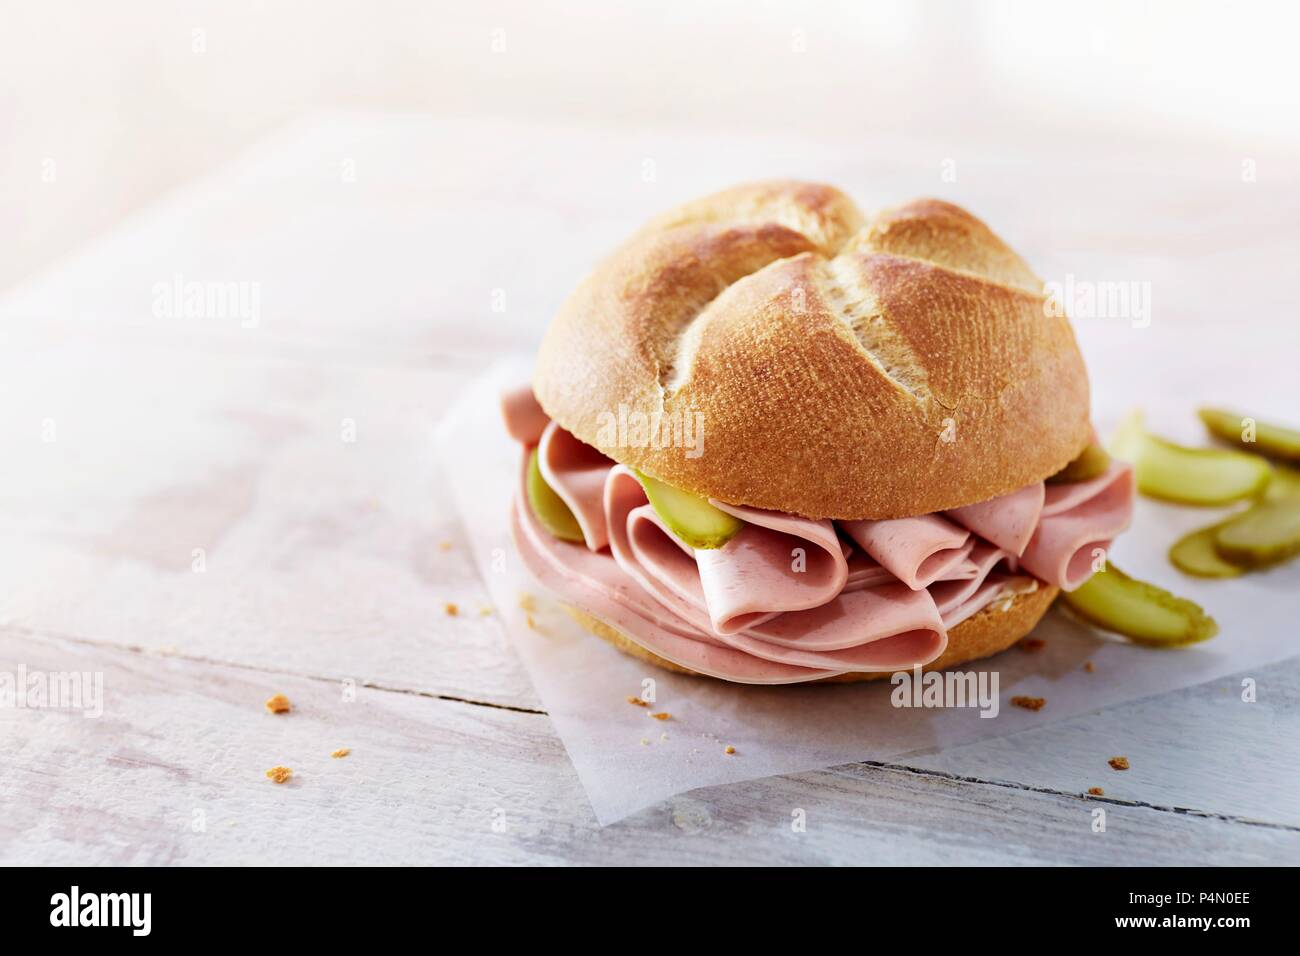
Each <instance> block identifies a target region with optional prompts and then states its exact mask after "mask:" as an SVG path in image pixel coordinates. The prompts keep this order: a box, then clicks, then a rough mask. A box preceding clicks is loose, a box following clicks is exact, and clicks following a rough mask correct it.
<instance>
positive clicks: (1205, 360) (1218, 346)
mask: <svg viewBox="0 0 1300 956" xmlns="http://www.w3.org/2000/svg"><path fill="white" fill-rule="evenodd" d="M1076 328H1077V330H1078V331H1079V334H1080V340H1081V344H1082V345H1083V347H1084V351H1085V354H1086V357H1087V359H1088V361H1089V366H1090V370H1091V371H1092V382H1093V394H1094V419H1095V421H1096V422H1097V424H1098V427H1099V428H1100V429H1101V431H1102V433H1103V434H1106V433H1107V432H1108V430H1109V429H1110V428H1111V427H1112V426H1113V425H1114V424H1115V423H1116V421H1118V419H1119V417H1120V415H1121V414H1122V413H1123V412H1124V411H1125V410H1127V408H1128V407H1130V406H1133V405H1143V406H1144V407H1145V408H1146V410H1147V413H1148V419H1149V423H1150V425H1151V427H1152V428H1153V430H1159V431H1161V432H1162V433H1163V434H1166V435H1168V436H1169V437H1172V438H1175V439H1182V440H1186V441H1188V442H1189V443H1193V442H1194V443H1202V442H1203V441H1204V439H1203V437H1202V432H1201V429H1200V427H1199V425H1198V424H1197V422H1196V419H1195V405H1196V403H1197V402H1198V401H1204V402H1212V401H1216V400H1217V401H1220V402H1223V403H1227V404H1229V405H1232V406H1234V407H1237V406H1240V407H1247V408H1249V409H1250V410H1251V411H1252V412H1253V413H1254V414H1257V415H1258V416H1260V417H1264V416H1265V415H1266V414H1270V413H1271V414H1273V415H1275V416H1279V417H1281V418H1282V419H1283V420H1287V419H1289V418H1294V417H1295V413H1296V410H1297V403H1296V401H1295V397H1296V391H1297V390H1296V386H1295V385H1294V379H1293V377H1292V372H1291V369H1290V368H1288V366H1289V365H1291V364H1293V360H1294V356H1295V355H1297V354H1300V353H1298V352H1297V351H1296V345H1297V343H1296V342H1295V341H1294V337H1293V336H1292V335H1291V334H1290V333H1289V332H1285V331H1282V330H1281V329H1280V328H1279V327H1277V326H1272V327H1268V328H1260V329H1255V328H1251V327H1248V326H1246V325H1243V324H1241V323H1233V324H1227V325H1226V326H1206V325H1183V326H1170V325H1166V326H1163V327H1159V326H1157V327H1149V328H1134V327H1133V326H1132V324H1130V323H1128V322H1117V321H1114V320H1109V321H1106V322H1100V321H1099V322H1094V323H1091V324H1089V323H1082V324H1081V323H1077V322H1076ZM529 367H530V362H529V360H528V359H527V358H524V357H520V358H517V359H511V360H507V361H504V362H502V363H501V364H499V365H497V366H496V367H494V368H493V369H492V371H491V372H490V373H488V374H487V375H485V376H484V377H483V378H481V379H479V380H478V381H477V382H476V383H475V384H474V386H473V387H472V388H470V389H469V390H468V391H467V392H466V393H465V394H464V395H463V396H462V397H461V399H460V400H459V401H458V402H457V404H456V405H455V406H454V407H453V408H452V410H451V411H450V412H449V413H448V415H447V416H446V418H445V420H444V421H443V422H442V423H441V424H440V425H439V427H438V429H437V431H436V439H435V440H436V442H437V446H438V449H439V453H440V456H441V458H442V461H443V465H444V467H445V470H446V474H447V476H448V479H449V483H450V486H451V488H452V491H453V494H454V495H455V499H456V504H457V506H458V508H459V510H460V513H461V515H462V517H463V519H464V522H465V526H466V530H467V533H468V538H469V540H470V541H471V542H472V549H473V552H474V559H475V561H476V563H477V565H478V568H479V571H480V573H481V574H482V575H483V578H484V580H485V582H486V584H487V586H488V588H489V590H490V592H491V594H492V598H493V600H494V601H495V603H496V605H497V607H498V609H499V610H500V613H501V617H502V619H503V620H504V621H505V625H506V627H507V628H508V629H509V631H510V634H511V638H512V641H513V644H514V646H515V648H516V649H517V650H518V652H519V655H520V657H521V658H522V659H523V661H524V664H525V666H526V667H527V669H528V672H529V674H530V675H531V677H532V680H533V682H534V684H535V685H536V688H537V691H538V694H539V696H540V697H541V699H542V701H543V703H544V704H545V707H546V710H547V711H548V713H549V714H550V716H551V719H552V720H553V721H554V723H555V727H556V730H557V732H558V733H559V735H560V737H561V739H562V740H563V741H564V745H565V747H566V748H567V750H568V752H569V755H570V757H571V758H572V760H573V763H574V766H575V767H576V768H577V772H578V775H579V777H580V778H581V780H582V783H583V786H584V787H585V788H586V791H587V795H588V797H589V798H590V800H591V804H592V807H593V808H594V810H595V813H596V816H597V818H598V820H599V821H600V822H601V823H602V824H608V823H611V822H613V821H616V820H618V819H620V818H622V817H624V816H626V815H627V814H630V813H633V812H635V811H636V810H638V809H641V808H643V807H646V806H649V805H652V804H654V803H657V802H659V801H661V800H663V799H665V798H667V797H670V796H672V795H674V794H678V793H682V792H684V791H687V790H692V789H694V788H697V787H704V786H710V785H716V784H722V783H727V782H732V781H739V780H746V779H752V778H755V777H761V776H767V775H771V774H783V773H792V772H797V771H802V770H810V769H814V768H821V767H827V766H833V765H837V764H844V763H851V762H855V761H861V760H882V759H888V758H892V757H897V756H900V755H902V754H906V753H909V752H913V751H918V750H926V751H934V750H936V749H941V748H945V747H951V746H955V745H958V744H962V743H966V742H970V741H974V740H977V739H981V738H985V737H990V736H994V735H1001V734H1008V733H1012V732H1015V731H1019V730H1023V729H1026V728H1029V727H1033V726H1037V725H1040V724H1042V723H1045V722H1047V721H1052V720H1058V719H1061V718H1064V717H1069V716H1073V715H1075V714H1079V713H1082V712H1085V711H1092V710H1096V709H1098V708H1100V707H1104V706H1107V705H1111V704H1115V703H1119V702H1123V701H1128V700H1133V699H1136V698H1139V697H1146V696H1151V695H1154V694H1158V693H1162V692H1165V691H1170V690H1174V689H1177V688H1181V687H1186V686H1189V685H1192V684H1197V683H1202V682H1204V681H1208V680H1212V679H1215V678H1218V677H1222V676H1224V675H1227V674H1232V673H1235V672H1239V671H1241V670H1243V669H1245V668H1249V667H1253V666H1258V665H1263V664H1266V663H1270V662H1273V661H1277V660H1280V659H1283V658H1286V657H1289V656H1292V655H1294V654H1296V653H1297V652H1300V637H1298V636H1297V624H1296V618H1297V611H1298V610H1300V599H1298V598H1297V594H1298V593H1300V563H1298V564H1293V565H1290V566H1284V567H1282V568H1278V569H1275V570H1273V571H1270V572H1267V573H1263V574H1252V575H1246V576H1244V577H1242V578H1239V579H1236V580H1232V581H1199V580H1196V579H1192V578H1188V577H1185V576H1183V575H1182V574H1180V573H1179V572H1177V571H1176V570H1175V569H1174V568H1172V567H1171V566H1170V565H1169V563H1168V561H1167V560H1166V557H1165V552H1166V550H1167V549H1168V547H1169V545H1170V544H1171V543H1172V542H1173V541H1174V540H1175V539H1176V538H1177V537H1178V536H1179V535H1181V534H1182V533H1184V532H1185V531H1188V530H1191V529H1193V528H1196V527H1201V526H1203V525H1206V524H1209V523H1211V522H1212V521H1214V520H1216V519H1217V517H1218V516H1219V515H1220V514H1222V513H1223V511H1222V510H1221V509H1208V510H1207V509H1196V508H1182V507H1174V506H1168V505H1162V504H1158V503H1155V502H1151V501H1147V500H1144V499H1140V500H1139V503H1138V506H1137V512H1136V515H1135V518H1134V526H1133V528H1132V530H1130V531H1129V532H1128V533H1127V534H1125V535H1124V536H1123V537H1121V539H1120V540H1119V541H1118V542H1117V543H1116V545H1115V547H1114V549H1113V551H1112V559H1113V561H1114V562H1115V564H1116V565H1118V566H1120V567H1122V568H1123V569H1124V570H1126V571H1127V572H1129V573H1130V574H1133V575H1135V576H1137V577H1141V578H1144V579H1147V580H1151V581H1154V582H1156V583H1158V584H1161V585H1162V586H1165V587H1168V588H1170V589H1171V590H1174V591H1176V592H1177V593H1180V594H1183V595H1186V596H1188V597H1192V598H1193V599H1195V600H1197V601H1199V602H1200V603H1201V604H1203V605H1204V606H1205V607H1206V608H1207V610H1209V611H1210V612H1211V613H1212V614H1213V615H1214V616H1215V617H1216V618H1217V620H1218V621H1219V623H1220V626H1221V629H1222V632H1221V634H1220V636H1219V637H1217V638H1215V639H1214V640H1212V641H1210V642H1208V643H1205V644H1201V645H1197V646H1195V647H1192V648H1187V649H1183V650H1176V651H1170V650H1165V651H1161V650H1153V649H1147V648H1142V647H1137V646H1134V645H1131V644H1128V643H1125V642H1123V641H1122V640H1120V639H1116V638H1112V637H1109V636H1107V635H1104V634H1102V633H1101V632H1098V631H1095V630H1093V629H1091V628H1089V627H1087V626H1086V625H1083V624H1080V623H1079V622H1077V621H1076V620H1074V619H1073V618H1072V617H1070V616H1069V615H1068V614H1067V613H1066V612H1064V611H1062V610H1061V609H1060V607H1059V606H1058V607H1055V608H1053V610H1052V611H1050V612H1049V613H1048V616H1047V617H1046V618H1045V619H1044V621H1043V622H1042V623H1041V624H1040V625H1039V627H1038V628H1037V630H1036V632H1035V635H1036V636H1038V637H1041V638H1044V639H1045V640H1046V641H1047V646H1046V648H1045V649H1043V650H1042V651H1039V652H1036V653H1026V652H1024V651H1021V650H1017V649H1015V648H1012V649H1011V650H1010V651H1008V652H1004V653H1003V654H1000V655H997V656H995V657H993V658H991V659H989V660H986V661H982V662H977V663H973V664H969V665H966V666H965V667H963V668H962V669H963V670H976V671H978V670H989V671H996V672H997V673H998V676H999V685H1000V687H999V690H1000V699H1001V705H1000V709H999V712H998V715H997V716H996V717H993V718H982V717H980V715H979V710H978V709H974V708H971V709H956V708H948V709H915V708H909V709H902V708H895V707H893V706H892V705H891V703H890V697H891V692H892V691H893V688H892V687H891V686H890V685H889V684H888V682H885V681H880V682H875V683H874V684H871V685H848V686H836V685H820V686H807V685H805V686H782V687H752V686H739V685H730V684H725V683H722V682H720V681H714V680H709V679H704V678H695V677H686V676H681V675H676V674H672V673H669V672H667V671H663V670H659V669H657V668H654V667H652V666H650V665H648V664H645V663H643V662H641V661H639V660H636V659H633V658H631V657H628V656H626V655H624V654H621V653H620V652H618V651H616V650H615V649H614V648H612V647H610V646H609V645H607V644H605V643H604V642H603V641H600V640H598V639H596V638H595V637H594V636H592V635H590V634H588V633H587V632H586V631H584V630H583V629H582V628H580V627H579V626H578V625H577V624H576V623H574V622H573V621H572V619H570V618H569V616H568V615H567V614H566V613H564V612H563V610H561V609H560V608H558V607H557V606H556V604H555V602H554V601H553V600H552V599H551V598H550V596H549V595H547V594H546V592H544V591H543V590H542V589H541V588H540V587H539V586H538V585H537V584H536V583H535V582H534V581H532V579H531V578H530V577H529V576H528V574H527V571H526V570H525V569H524V568H523V566H522V562H521V561H520V560H519V558H518V556H517V555H516V554H515V551H514V548H513V546H512V544H511V541H510V536H509V532H508V527H507V514H508V506H509V502H510V497H511V494H512V493H513V491H514V489H515V483H516V475H517V469H518V467H519V455H520V449H519V447H518V446H517V445H515V444H514V443H513V442H512V441H511V440H510V439H509V438H508V437H507V436H506V434H505V432H504V430H503V428H502V425H501V421H500V417H499V414H500V413H499V407H498V401H497V396H498V394H499V392H500V390H501V388H502V387H503V386H505V385H506V384H508V383H514V382H522V381H526V380H527V379H528V372H529ZM521 604H527V605H528V606H529V610H528V611H527V612H525V610H524V608H523V606H521ZM530 616H531V618H532V620H533V626H532V627H530V626H529V625H528V623H527V618H528V617H530ZM1085 661H1092V662H1093V667H1094V669H1093V671H1091V672H1089V671H1086V670H1085V669H1084V667H1083V664H1084V662H1085ZM646 680H652V681H653V682H654V691H655V705H654V706H653V707H652V708H642V707H636V706H632V705H629V704H628V702H627V700H626V698H627V697H628V696H637V695H640V694H641V692H642V689H643V681H646ZM1014 695H1028V696H1037V697H1044V698H1046V699H1047V705H1046V706H1045V707H1043V709H1042V710H1040V711H1037V712H1032V711H1028V710H1025V709H1023V708H1019V707H1015V706H1011V705H1010V704H1009V700H1010V698H1011V697H1012V696H1014ZM651 711H657V712H667V713H668V714H670V715H671V716H670V718H669V719H668V720H665V721H660V720H656V719H653V718H652V717H650V712H651ZM728 746H730V747H734V748H735V753H734V754H731V755H728V754H726V753H725V752H724V750H725V748H726V747H728Z"/></svg>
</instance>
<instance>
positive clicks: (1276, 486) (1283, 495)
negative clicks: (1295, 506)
mask: <svg viewBox="0 0 1300 956" xmlns="http://www.w3.org/2000/svg"><path fill="white" fill-rule="evenodd" d="M1264 498H1265V500H1267V501H1285V500H1286V499H1288V498H1300V471H1296V470H1295V469H1294V468H1288V467H1287V466H1286V465H1274V466H1273V480H1272V481H1270V482H1269V483H1268V487H1267V488H1265V489H1264Z"/></svg>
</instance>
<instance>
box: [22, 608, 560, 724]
mask: <svg viewBox="0 0 1300 956" xmlns="http://www.w3.org/2000/svg"><path fill="white" fill-rule="evenodd" d="M2 633H8V634H13V635H15V636H18V637H26V638H30V639H33V640H37V641H39V640H40V639H41V638H50V639H52V640H56V641H67V642H69V643H71V644H80V645H82V646H84V647H93V648H95V649H96V650H100V651H110V652H117V653H122V654H135V655H138V656H141V657H155V658H159V659H161V660H176V661H185V662H186V663H188V664H211V665H214V666H217V667H233V668H236V669H238V670H244V671H252V672H253V673H257V674H274V675H278V676H282V677H294V678H300V679H302V680H313V681H320V682H322V683H328V684H337V683H338V682H339V681H340V680H343V678H342V677H329V676H326V675H324V674H303V673H299V672H298V671H289V670H283V669H281V668H278V667H264V666H261V665H258V664H246V663H242V662H240V661H226V660H220V659H219V658H215V657H203V656H201V655H194V654H183V653H181V652H179V651H176V652H168V651H162V650H158V649H156V648H151V647H141V646H139V645H138V644H115V643H113V642H111V641H96V640H93V639H91V638H86V637H78V636H76V635H73V634H64V633H61V632H57V631H49V630H45V629H37V628H30V627H25V626H22V625H18V624H5V625H0V634H2ZM356 683H357V686H358V687H364V688H366V689H367V690H378V691H383V692H385V693H388V694H409V695H411V696H413V697H425V698H428V699H429V700H446V701H451V702H452V703H455V704H469V705H471V706H474V707H491V708H493V709H495V710H509V711H513V712H514V713H517V714H533V715H537V716H542V717H545V716H548V715H547V713H546V711H544V710H537V709H536V708H532V707H519V706H516V705H514V704H500V703H497V702H495V701H490V700H475V699H473V698H470V697H457V696H455V695H452V694H437V693H434V692H432V691H427V690H416V689H414V688H410V687H388V686H385V685H383V684H378V683H374V682H372V681H367V680H357V682H356Z"/></svg>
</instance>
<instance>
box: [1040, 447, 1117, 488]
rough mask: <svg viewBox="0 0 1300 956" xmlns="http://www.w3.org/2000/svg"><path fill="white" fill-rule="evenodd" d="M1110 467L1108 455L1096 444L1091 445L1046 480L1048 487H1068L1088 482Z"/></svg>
mask: <svg viewBox="0 0 1300 956" xmlns="http://www.w3.org/2000/svg"><path fill="white" fill-rule="evenodd" d="M1109 467H1110V455H1108V454H1107V453H1106V449H1104V448H1102V447H1101V446H1100V445H1098V444H1095V443H1094V444H1091V445H1089V446H1088V447H1087V448H1085V449H1084V450H1083V452H1082V453H1081V454H1080V455H1079V457H1078V458H1076V459H1074V461H1072V462H1070V463H1069V464H1068V465H1066V466H1065V467H1064V468H1062V469H1061V470H1060V471H1058V472H1057V473H1056V474H1054V475H1052V477H1050V478H1048V479H1047V483H1048V484H1049V485H1069V484H1075V483H1076V482H1080V481H1088V480H1089V479H1091V478H1096V477H1097V476H1098V475H1101V474H1104V473H1105V471H1106V469H1107V468H1109Z"/></svg>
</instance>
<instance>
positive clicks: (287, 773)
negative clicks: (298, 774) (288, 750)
mask: <svg viewBox="0 0 1300 956" xmlns="http://www.w3.org/2000/svg"><path fill="white" fill-rule="evenodd" d="M266 775H267V776H268V777H270V778H271V779H272V780H274V781H275V782H276V783H284V782H286V781H287V780H288V779H289V778H290V777H292V776H293V771H292V770H290V769H289V768H288V767H272V768H271V769H270V770H268V771H267V772H266Z"/></svg>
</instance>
